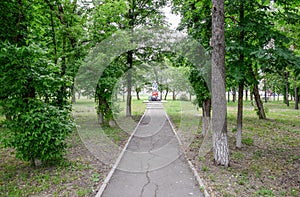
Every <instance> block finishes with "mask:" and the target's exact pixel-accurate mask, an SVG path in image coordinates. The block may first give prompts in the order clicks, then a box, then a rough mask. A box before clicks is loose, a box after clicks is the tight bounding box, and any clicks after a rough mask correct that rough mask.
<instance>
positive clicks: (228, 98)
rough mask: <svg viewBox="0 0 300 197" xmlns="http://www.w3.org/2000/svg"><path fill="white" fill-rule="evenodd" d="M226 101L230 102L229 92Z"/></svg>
mask: <svg viewBox="0 0 300 197" xmlns="http://www.w3.org/2000/svg"><path fill="white" fill-rule="evenodd" d="M227 101H228V103H229V102H230V90H228V92H227Z"/></svg>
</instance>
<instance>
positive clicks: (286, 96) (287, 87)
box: [284, 71, 290, 107]
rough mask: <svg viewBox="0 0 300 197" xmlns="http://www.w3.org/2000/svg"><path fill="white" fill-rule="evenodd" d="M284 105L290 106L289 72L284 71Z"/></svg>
mask: <svg viewBox="0 0 300 197" xmlns="http://www.w3.org/2000/svg"><path fill="white" fill-rule="evenodd" d="M284 99H285V100H284V101H285V104H286V106H288V107H289V106H290V102H289V72H288V71H286V72H285V98H284Z"/></svg>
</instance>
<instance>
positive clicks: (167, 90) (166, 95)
mask: <svg viewBox="0 0 300 197" xmlns="http://www.w3.org/2000/svg"><path fill="white" fill-rule="evenodd" d="M168 93H169V88H167V89H166V94H165V99H164V100H167V97H168Z"/></svg>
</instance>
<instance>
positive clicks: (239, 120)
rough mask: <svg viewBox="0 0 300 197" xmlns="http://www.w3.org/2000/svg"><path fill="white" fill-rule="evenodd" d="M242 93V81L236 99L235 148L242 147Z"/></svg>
mask: <svg viewBox="0 0 300 197" xmlns="http://www.w3.org/2000/svg"><path fill="white" fill-rule="evenodd" d="M243 93H244V81H241V82H240V83H239V97H238V112H237V133H236V147H237V148H241V147H242V129H243V96H244V95H243Z"/></svg>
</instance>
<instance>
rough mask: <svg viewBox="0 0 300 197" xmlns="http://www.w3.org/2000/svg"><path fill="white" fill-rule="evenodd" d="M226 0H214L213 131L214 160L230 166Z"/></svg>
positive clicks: (218, 163)
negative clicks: (226, 74)
mask: <svg viewBox="0 0 300 197" xmlns="http://www.w3.org/2000/svg"><path fill="white" fill-rule="evenodd" d="M224 24H225V21H224V0H212V42H211V43H212V77H211V79H212V84H211V87H212V110H213V113H212V130H213V150H214V159H215V163H216V164H217V165H224V166H226V167H227V166H228V165H229V147H228V139H227V106H226V85H225V83H226V78H225V35H224V33H225V32H224Z"/></svg>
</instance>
